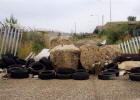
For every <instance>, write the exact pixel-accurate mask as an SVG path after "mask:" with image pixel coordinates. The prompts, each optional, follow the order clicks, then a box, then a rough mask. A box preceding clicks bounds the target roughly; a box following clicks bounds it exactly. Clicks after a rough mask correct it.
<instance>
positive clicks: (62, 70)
mask: <svg viewBox="0 0 140 100" xmlns="http://www.w3.org/2000/svg"><path fill="white" fill-rule="evenodd" d="M57 73H59V74H73V73H75V70H74V69H72V68H58V69H57Z"/></svg>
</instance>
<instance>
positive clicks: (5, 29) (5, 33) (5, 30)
mask: <svg viewBox="0 0 140 100" xmlns="http://www.w3.org/2000/svg"><path fill="white" fill-rule="evenodd" d="M6 35H7V27H6V26H5V27H4V35H3V40H2V47H1V54H2V52H3V49H4V43H5V39H6Z"/></svg>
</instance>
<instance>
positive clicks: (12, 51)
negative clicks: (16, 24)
mask: <svg viewBox="0 0 140 100" xmlns="http://www.w3.org/2000/svg"><path fill="white" fill-rule="evenodd" d="M16 34H17V29H16V28H15V32H14V38H13V45H12V50H11V53H12V54H14V47H15V39H16Z"/></svg>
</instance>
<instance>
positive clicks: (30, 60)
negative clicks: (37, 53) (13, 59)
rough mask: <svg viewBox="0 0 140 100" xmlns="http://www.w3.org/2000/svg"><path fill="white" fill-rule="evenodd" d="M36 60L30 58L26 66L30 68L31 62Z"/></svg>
mask: <svg viewBox="0 0 140 100" xmlns="http://www.w3.org/2000/svg"><path fill="white" fill-rule="evenodd" d="M34 62H35V60H34V59H29V60H28V61H27V62H26V68H28V67H29V66H30V64H32V63H34Z"/></svg>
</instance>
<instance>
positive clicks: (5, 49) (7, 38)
mask: <svg viewBox="0 0 140 100" xmlns="http://www.w3.org/2000/svg"><path fill="white" fill-rule="evenodd" d="M10 30H11V27H10V26H8V33H7V36H6V42H5V48H4V54H5V53H6V52H7V44H8V40H9V34H10Z"/></svg>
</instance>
